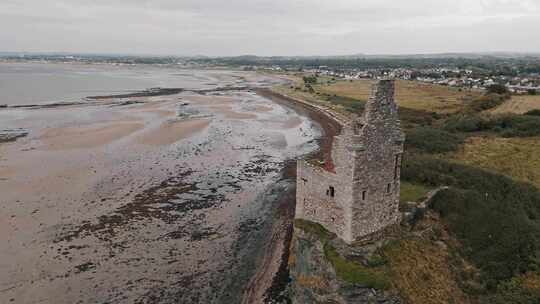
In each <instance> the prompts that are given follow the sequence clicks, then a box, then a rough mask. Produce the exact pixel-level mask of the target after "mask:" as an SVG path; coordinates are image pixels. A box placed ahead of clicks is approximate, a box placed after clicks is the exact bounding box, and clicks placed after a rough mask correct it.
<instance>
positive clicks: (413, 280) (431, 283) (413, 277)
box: [383, 239, 467, 304]
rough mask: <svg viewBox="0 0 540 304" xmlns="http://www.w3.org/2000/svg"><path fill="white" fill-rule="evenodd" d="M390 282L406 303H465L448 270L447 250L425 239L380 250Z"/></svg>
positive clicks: (463, 296) (402, 242) (405, 241)
mask: <svg viewBox="0 0 540 304" xmlns="http://www.w3.org/2000/svg"><path fill="white" fill-rule="evenodd" d="M383 255H384V256H385V258H386V259H387V260H388V262H389V266H390V268H391V278H392V283H393V284H394V285H395V286H396V287H397V288H398V290H400V291H401V293H400V294H401V296H402V297H403V298H404V300H405V303H417V304H418V303H422V304H448V303H455V304H457V303H466V302H467V301H466V299H465V295H464V294H463V292H462V291H461V290H460V289H459V287H458V285H457V284H456V281H455V280H454V278H453V274H452V271H451V269H450V266H449V265H450V262H449V256H448V253H447V252H446V250H443V249H441V248H440V247H438V246H437V245H435V244H433V243H431V242H429V241H426V240H419V239H416V240H412V239H410V240H402V241H399V242H396V243H394V244H391V245H390V246H387V247H386V248H383Z"/></svg>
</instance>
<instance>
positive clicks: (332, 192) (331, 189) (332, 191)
mask: <svg viewBox="0 0 540 304" xmlns="http://www.w3.org/2000/svg"><path fill="white" fill-rule="evenodd" d="M326 195H328V196H330V197H334V196H336V189H334V187H332V186H330V187H328V190H326Z"/></svg>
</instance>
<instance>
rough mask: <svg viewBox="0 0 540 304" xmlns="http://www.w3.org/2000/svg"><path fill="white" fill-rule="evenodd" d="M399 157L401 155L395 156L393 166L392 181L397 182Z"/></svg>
mask: <svg viewBox="0 0 540 304" xmlns="http://www.w3.org/2000/svg"><path fill="white" fill-rule="evenodd" d="M400 156H401V154H396V161H395V164H394V181H395V180H397V178H398V172H399V163H400Z"/></svg>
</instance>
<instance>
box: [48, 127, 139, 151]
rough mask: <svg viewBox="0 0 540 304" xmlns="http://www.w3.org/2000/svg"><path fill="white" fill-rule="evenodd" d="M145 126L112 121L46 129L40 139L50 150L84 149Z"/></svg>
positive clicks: (105, 142) (113, 139)
mask: <svg viewBox="0 0 540 304" xmlns="http://www.w3.org/2000/svg"><path fill="white" fill-rule="evenodd" d="M143 127H144V125H143V124H142V123H136V122H122V121H115V122H111V123H108V124H107V123H105V124H98V125H90V126H75V127H66V128H52V129H46V130H45V131H44V134H43V135H42V136H41V137H40V140H41V141H42V142H43V144H44V145H45V146H46V149H48V150H64V149H84V148H94V147H99V146H103V145H106V144H108V143H111V142H113V141H115V140H118V139H120V138H122V137H125V136H127V135H129V134H131V133H133V132H135V131H137V130H140V129H142V128H143Z"/></svg>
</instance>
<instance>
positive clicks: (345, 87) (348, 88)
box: [315, 80, 480, 113]
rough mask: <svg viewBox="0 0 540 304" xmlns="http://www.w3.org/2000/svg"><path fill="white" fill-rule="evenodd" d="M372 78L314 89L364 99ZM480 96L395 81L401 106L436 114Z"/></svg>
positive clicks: (473, 92)
mask: <svg viewBox="0 0 540 304" xmlns="http://www.w3.org/2000/svg"><path fill="white" fill-rule="evenodd" d="M372 83H373V81H371V80H355V81H339V82H336V83H333V84H330V85H324V84H322V85H317V86H316V87H315V90H316V91H317V92H320V93H324V94H331V95H333V94H336V95H338V96H344V97H350V98H354V99H358V100H363V101H366V100H367V99H368V97H369V94H370V92H371V84H372ZM479 95H480V93H479V92H475V91H462V92H460V91H459V89H457V88H451V87H447V86H440V85H432V84H424V83H419V82H413V81H403V80H398V81H397V85H396V99H397V101H398V103H399V105H400V106H401V107H406V108H410V109H415V110H424V111H430V112H437V113H453V112H456V111H458V110H459V109H461V108H462V107H463V106H464V105H465V103H466V102H467V101H470V100H472V99H473V98H475V97H478V96H479Z"/></svg>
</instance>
